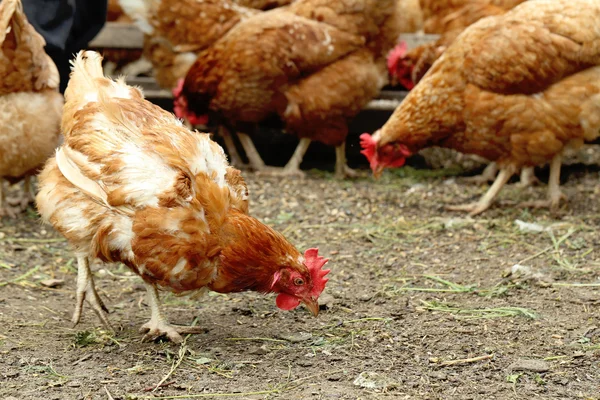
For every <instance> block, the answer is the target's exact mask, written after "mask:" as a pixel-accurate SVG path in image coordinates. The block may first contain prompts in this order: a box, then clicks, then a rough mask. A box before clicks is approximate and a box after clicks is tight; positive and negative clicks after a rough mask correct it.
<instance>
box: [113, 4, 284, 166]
mask: <svg viewBox="0 0 600 400" xmlns="http://www.w3.org/2000/svg"><path fill="white" fill-rule="evenodd" d="M119 1H120V4H121V6H122V7H123V9H124V10H125V12H127V14H128V15H129V16H131V17H132V18H133V19H134V20H135V21H136V24H137V26H138V27H139V28H140V29H141V30H142V31H143V32H144V33H145V38H144V57H145V58H146V59H148V60H149V61H150V62H151V63H152V66H153V69H154V77H155V79H156V81H157V83H158V84H159V85H160V86H161V87H163V88H165V89H168V90H173V93H174V94H175V95H177V94H178V93H179V92H180V90H181V85H182V84H183V81H182V80H183V78H184V77H185V75H186V73H187V71H188V69H189V68H190V66H191V65H192V64H193V63H194V61H195V60H196V57H197V55H198V53H199V52H201V51H202V50H204V49H206V48H207V47H209V46H210V45H212V44H213V43H214V42H216V41H217V40H218V39H219V38H221V37H222V36H223V35H224V34H225V33H227V32H228V31H229V30H230V29H231V28H233V27H234V26H235V25H236V24H237V23H239V22H240V21H242V20H245V19H247V18H249V17H251V16H252V15H256V14H258V13H260V11H259V10H255V9H251V8H247V7H244V6H243V5H238V4H237V3H243V4H246V5H253V6H264V7H266V6H268V4H266V3H269V4H271V5H273V4H275V3H277V2H274V1H238V2H233V1H231V0H204V1H196V0H177V1H174V0H119ZM280 3H282V4H283V3H286V2H285V1H280ZM175 107H177V104H176V105H175ZM186 121H187V123H188V125H189V126H194V125H205V124H206V122H207V120H206V119H198V118H189V119H186ZM220 134H221V136H222V137H223V139H224V141H225V145H226V147H227V152H228V153H229V155H230V157H231V161H232V164H233V165H235V166H238V167H241V166H242V165H243V163H242V160H241V158H240V156H239V154H238V152H237V149H236V147H235V144H234V141H233V138H232V137H231V135H230V134H229V132H228V131H226V130H223V129H222V130H220Z"/></svg>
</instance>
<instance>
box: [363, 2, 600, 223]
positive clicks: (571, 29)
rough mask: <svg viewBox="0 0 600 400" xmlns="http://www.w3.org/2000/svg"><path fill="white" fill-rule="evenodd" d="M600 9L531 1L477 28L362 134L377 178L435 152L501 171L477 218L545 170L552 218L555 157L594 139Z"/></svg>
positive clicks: (474, 208)
mask: <svg viewBox="0 0 600 400" xmlns="http://www.w3.org/2000/svg"><path fill="white" fill-rule="evenodd" d="M599 20H600V3H598V2H597V1H595V0H575V1H566V0H554V1H551V0H537V1H528V2H525V3H523V4H521V5H519V6H517V7H516V8H514V9H513V10H511V11H509V12H507V13H506V14H504V15H500V16H496V17H490V18H486V19H483V20H481V21H479V22H477V23H475V24H473V25H471V26H470V27H469V28H467V29H466V30H465V31H464V32H463V34H461V35H460V37H459V38H457V39H456V40H455V41H454V42H453V43H452V45H451V46H450V47H449V48H448V49H447V50H446V52H444V54H443V55H442V57H440V59H438V61H436V63H435V64H434V65H433V67H432V68H431V69H430V70H429V72H428V73H427V74H426V75H425V77H424V78H423V79H422V80H421V81H420V82H419V84H418V85H417V86H415V88H414V89H413V90H412V91H411V92H410V93H409V95H408V96H407V97H406V99H405V100H404V101H403V102H402V104H401V105H400V106H399V107H398V108H397V109H396V110H395V112H394V114H393V115H392V116H391V117H390V119H389V120H388V121H387V122H386V124H385V125H384V126H383V127H382V128H381V129H380V130H378V131H377V132H376V133H375V134H374V135H373V136H370V135H368V134H363V135H361V141H362V143H361V144H362V146H363V154H365V155H366V156H367V157H368V159H369V161H370V164H371V168H372V169H373V171H374V173H375V175H376V176H377V175H379V174H380V173H381V171H382V170H383V169H384V168H387V167H395V166H401V165H402V164H403V163H404V159H405V158H406V157H407V156H409V155H410V154H413V153H415V152H416V151H418V150H420V149H422V148H424V147H427V146H433V145H438V146H442V147H448V148H452V149H455V150H458V151H461V152H464V153H471V154H476V155H479V156H482V157H484V158H487V159H489V160H493V161H496V162H497V165H498V167H499V168H500V173H499V174H498V177H497V178H496V180H495V182H494V184H493V185H492V186H491V187H490V189H489V191H488V192H487V193H486V194H485V196H483V197H482V198H481V200H480V201H479V202H477V203H473V204H468V205H465V206H458V207H451V209H455V210H464V211H469V212H470V213H471V214H472V215H475V214H478V213H481V212H483V211H484V210H486V209H487V208H489V207H490V205H491V204H492V202H493V200H494V199H495V197H496V196H497V194H498V193H499V191H500V190H501V188H502V187H503V186H504V184H505V183H506V182H507V181H508V179H509V178H510V177H511V176H512V175H513V173H514V172H515V171H517V170H518V169H519V168H521V167H523V166H535V165H540V164H544V163H547V162H550V179H549V183H548V200H547V201H539V202H535V203H527V204H524V205H529V206H549V207H551V209H552V210H556V209H557V208H558V206H559V203H560V201H561V199H562V198H563V197H564V196H563V194H562V192H561V191H560V187H559V184H560V181H559V178H560V167H561V155H562V152H563V150H564V149H565V148H569V147H577V146H580V145H581V144H582V143H583V142H584V141H593V140H595V139H596V138H598V136H599V135H600V47H599V46H598V43H600V31H598V29H597V28H598V21H599Z"/></svg>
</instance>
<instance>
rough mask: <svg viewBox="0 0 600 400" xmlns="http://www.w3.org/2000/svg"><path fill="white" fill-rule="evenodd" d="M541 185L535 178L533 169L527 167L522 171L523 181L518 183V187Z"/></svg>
mask: <svg viewBox="0 0 600 400" xmlns="http://www.w3.org/2000/svg"><path fill="white" fill-rule="evenodd" d="M539 183H540V180H539V179H538V178H537V177H536V176H535V170H534V168H533V167H525V168H523V169H522V170H521V181H520V182H519V183H517V187H520V188H527V187H531V186H535V185H537V184H539Z"/></svg>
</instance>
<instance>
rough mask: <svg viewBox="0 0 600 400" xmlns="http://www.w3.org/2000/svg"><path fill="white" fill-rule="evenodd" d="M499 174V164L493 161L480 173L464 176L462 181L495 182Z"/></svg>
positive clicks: (477, 183) (476, 183) (480, 183)
mask: <svg viewBox="0 0 600 400" xmlns="http://www.w3.org/2000/svg"><path fill="white" fill-rule="evenodd" d="M497 174H498V164H496V163H495V162H491V163H489V164H488V165H487V167H485V169H484V170H483V172H482V173H481V174H480V175H475V176H470V177H468V178H463V179H462V181H464V182H466V183H471V184H473V185H483V184H484V183H488V182H493V181H494V180H495V179H496V175H497Z"/></svg>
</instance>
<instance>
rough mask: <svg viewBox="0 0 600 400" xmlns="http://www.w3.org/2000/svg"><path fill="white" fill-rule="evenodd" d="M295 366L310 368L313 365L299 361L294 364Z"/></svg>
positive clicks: (309, 362)
mask: <svg viewBox="0 0 600 400" xmlns="http://www.w3.org/2000/svg"><path fill="white" fill-rule="evenodd" d="M296 364H297V365H299V366H301V367H312V366H313V365H314V363H313V362H312V361H309V360H299V361H297V362H296Z"/></svg>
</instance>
